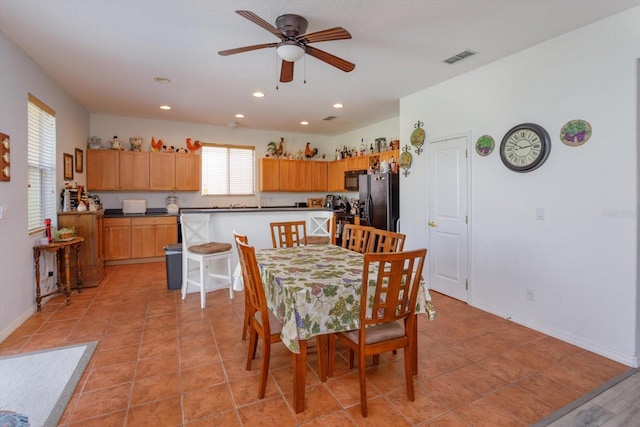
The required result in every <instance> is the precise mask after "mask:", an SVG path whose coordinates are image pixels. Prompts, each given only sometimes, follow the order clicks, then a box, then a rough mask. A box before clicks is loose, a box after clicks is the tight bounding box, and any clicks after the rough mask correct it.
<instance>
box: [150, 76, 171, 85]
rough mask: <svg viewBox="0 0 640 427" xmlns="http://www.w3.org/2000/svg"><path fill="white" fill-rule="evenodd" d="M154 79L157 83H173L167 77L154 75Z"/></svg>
mask: <svg viewBox="0 0 640 427" xmlns="http://www.w3.org/2000/svg"><path fill="white" fill-rule="evenodd" d="M153 80H154V81H155V82H156V83H164V84H167V83H171V80H170V79H168V78H166V77H154V78H153Z"/></svg>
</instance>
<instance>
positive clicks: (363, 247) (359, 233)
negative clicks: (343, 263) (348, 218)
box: [342, 224, 374, 254]
mask: <svg viewBox="0 0 640 427" xmlns="http://www.w3.org/2000/svg"><path fill="white" fill-rule="evenodd" d="M371 230H374V228H373V227H369V226H366V225H356V224H345V225H344V226H343V227H342V247H343V248H345V249H349V250H351V251H355V252H358V253H361V254H363V253H365V252H366V251H367V246H368V245H369V236H370V235H371Z"/></svg>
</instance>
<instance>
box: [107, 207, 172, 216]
mask: <svg viewBox="0 0 640 427" xmlns="http://www.w3.org/2000/svg"><path fill="white" fill-rule="evenodd" d="M151 216H178V214H168V213H167V209H166V208H149V209H147V213H144V214H127V215H125V214H123V213H122V209H105V211H104V217H105V218H140V217H151Z"/></svg>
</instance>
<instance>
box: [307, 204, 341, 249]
mask: <svg viewBox="0 0 640 427" xmlns="http://www.w3.org/2000/svg"><path fill="white" fill-rule="evenodd" d="M335 227H336V215H335V214H334V213H333V212H331V211H311V212H309V213H308V216H307V231H308V233H307V244H309V243H331V244H335V243H336V233H335Z"/></svg>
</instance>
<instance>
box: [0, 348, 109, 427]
mask: <svg viewBox="0 0 640 427" xmlns="http://www.w3.org/2000/svg"><path fill="white" fill-rule="evenodd" d="M97 344H98V342H97V341H93V342H89V343H85V344H78V345H71V346H66V347H57V348H52V349H47V350H41V351H35V352H32V353H22V354H16V355H12V356H7V357H0V412H2V413H3V414H4V416H5V417H7V415H6V414H9V413H10V412H14V413H15V414H16V415H15V416H16V418H18V417H19V416H21V417H23V418H21V420H22V421H21V422H22V423H18V422H16V423H15V424H13V425H16V426H27V425H30V426H31V427H40V426H57V425H58V422H59V421H60V417H62V414H63V413H64V410H65V408H66V407H67V404H68V403H69V399H71V396H72V395H73V392H74V390H75V388H76V386H77V385H78V381H80V378H81V377H82V374H83V372H84V370H85V368H86V367H87V364H88V363H89V360H90V359H91V355H92V354H93V351H94V350H95V348H96V345H97ZM25 418H26V419H27V420H28V424H27V423H26V422H25ZM3 421H7V420H6V419H5V420H3ZM9 425H12V424H9Z"/></svg>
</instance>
